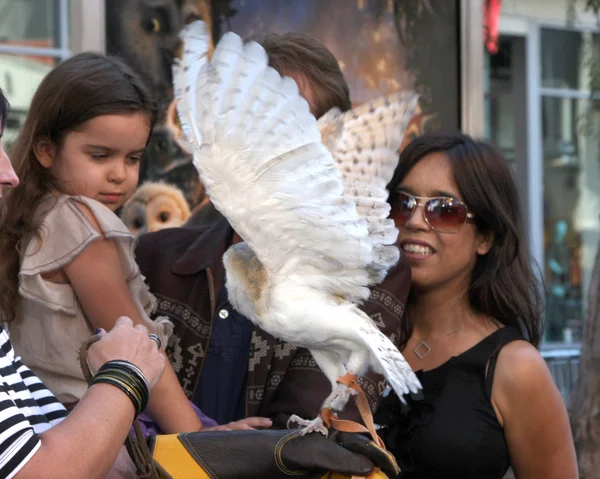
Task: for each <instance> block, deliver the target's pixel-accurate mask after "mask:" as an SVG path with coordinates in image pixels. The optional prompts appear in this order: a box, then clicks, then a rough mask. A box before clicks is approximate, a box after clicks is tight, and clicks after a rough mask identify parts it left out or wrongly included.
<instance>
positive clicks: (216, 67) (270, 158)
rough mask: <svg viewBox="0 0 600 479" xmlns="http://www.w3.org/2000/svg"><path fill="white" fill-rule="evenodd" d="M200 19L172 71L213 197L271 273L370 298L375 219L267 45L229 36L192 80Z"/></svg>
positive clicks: (202, 174)
mask: <svg viewBox="0 0 600 479" xmlns="http://www.w3.org/2000/svg"><path fill="white" fill-rule="evenodd" d="M197 24H198V22H195V23H193V24H191V25H190V26H189V27H188V28H187V29H186V31H185V32H184V34H183V38H182V39H183V42H184V50H185V53H184V56H183V58H182V62H181V64H180V65H178V67H177V68H176V69H175V70H174V75H175V76H176V77H178V78H176V83H177V84H179V85H181V87H180V88H178V90H177V95H178V99H179V101H178V111H179V115H180V117H181V123H182V125H185V127H183V128H182V129H183V132H184V135H186V138H187V141H188V143H190V145H191V146H192V149H191V151H193V152H194V164H195V165H196V167H197V169H198V171H199V173H200V177H201V180H202V182H203V184H204V185H205V186H206V189H207V192H208V194H209V196H210V198H211V200H212V202H213V203H214V205H215V206H216V208H217V209H219V211H221V213H223V214H224V215H225V216H226V217H227V219H228V220H229V221H230V223H231V225H232V226H233V228H234V229H235V231H236V232H237V233H238V234H239V235H240V236H241V237H242V238H243V239H244V240H245V241H246V242H247V243H248V244H249V246H250V247H251V249H252V250H253V251H254V252H255V254H256V256H257V257H258V259H259V261H260V262H261V263H262V264H263V265H264V266H265V267H266V268H267V269H268V271H269V272H270V273H271V274H273V275H285V276H286V277H287V278H294V279H296V280H297V281H298V282H299V283H301V284H305V285H310V286H312V287H315V288H320V289H322V290H325V291H330V292H331V293H332V294H336V295H338V296H341V297H344V298H347V299H350V300H355V301H360V300H362V299H365V298H367V297H368V295H369V289H368V284H369V283H370V279H369V267H370V265H371V264H372V263H373V259H374V249H373V243H372V241H371V239H370V238H369V230H368V224H367V222H366V221H364V220H362V219H361V218H360V217H359V215H358V213H357V210H356V205H355V202H354V201H353V200H352V199H350V198H347V197H345V196H344V186H343V182H342V177H341V174H340V172H339V170H338V169H337V168H336V166H335V164H334V161H333V157H332V156H331V154H330V153H329V151H328V150H327V148H325V147H324V146H323V144H322V143H321V136H320V133H319V130H318V128H317V124H316V120H315V118H314V116H313V115H312V114H311V113H310V111H309V108H308V104H307V103H306V100H304V99H303V98H302V97H301V96H300V94H299V92H298V87H297V85H296V83H295V82H294V81H293V80H292V79H291V78H287V77H284V78H282V77H281V76H280V75H279V74H278V73H277V72H276V71H275V70H274V69H272V68H270V67H269V66H268V58H267V55H266V53H265V51H264V49H263V48H262V47H261V46H260V45H258V44H257V43H253V42H250V43H247V44H245V45H244V44H243V42H242V40H241V39H240V38H239V37H238V36H237V35H234V34H232V33H228V34H226V35H224V36H223V38H222V39H221V41H220V42H219V44H218V45H217V47H216V49H215V52H214V55H213V57H212V60H211V62H210V63H205V64H203V65H202V67H201V68H200V69H199V71H198V73H197V75H196V76H195V77H191V76H190V75H189V72H190V70H191V69H190V68H189V67H188V65H187V63H188V62H191V61H194V59H195V58H197V57H198V56H199V52H197V51H190V48H189V43H190V40H189V38H192V39H193V38H194V36H195V35H197V34H198V32H197V31H196V30H195V26H196V25H197ZM198 30H200V29H198ZM200 56H201V55H200ZM201 57H202V58H203V56H201ZM190 92H193V93H190Z"/></svg>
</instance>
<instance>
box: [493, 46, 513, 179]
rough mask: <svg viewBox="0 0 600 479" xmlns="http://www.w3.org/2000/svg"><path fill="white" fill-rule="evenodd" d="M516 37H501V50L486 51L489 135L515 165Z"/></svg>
mask: <svg viewBox="0 0 600 479" xmlns="http://www.w3.org/2000/svg"><path fill="white" fill-rule="evenodd" d="M512 50H513V41H512V39H510V38H507V37H500V40H499V48H498V52H497V53H496V54H495V55H490V54H489V53H487V52H486V67H487V71H486V77H487V78H486V80H487V91H486V108H487V112H486V119H487V131H486V137H487V138H488V139H489V140H490V141H491V142H492V143H494V144H495V145H496V146H497V147H498V148H499V149H500V151H501V152H502V154H503V155H504V157H505V158H506V160H507V161H508V162H509V163H510V164H511V165H512V166H513V167H516V164H515V162H516V152H515V149H516V146H515V142H516V138H515V121H514V118H515V105H514V83H515V78H514V76H515V73H514V65H513V61H512V60H513V51H512Z"/></svg>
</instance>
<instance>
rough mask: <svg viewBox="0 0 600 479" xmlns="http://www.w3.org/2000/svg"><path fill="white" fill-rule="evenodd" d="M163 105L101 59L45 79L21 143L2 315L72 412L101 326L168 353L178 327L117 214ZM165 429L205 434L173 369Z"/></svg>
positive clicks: (0, 289) (5, 230) (1, 273)
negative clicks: (87, 351)
mask: <svg viewBox="0 0 600 479" xmlns="http://www.w3.org/2000/svg"><path fill="white" fill-rule="evenodd" d="M155 119H156V106H155V103H154V100H153V99H152V97H151V96H150V94H149V93H148V91H147V89H146V87H145V86H144V84H143V83H142V82H141V81H140V79H139V78H138V77H137V76H136V75H135V74H134V73H133V72H132V71H131V70H130V68H129V67H128V66H127V65H125V64H124V63H123V62H122V61H120V60H118V59H116V58H109V57H105V56H103V55H99V54H94V53H84V54H80V55H77V56H74V57H72V58H70V59H68V60H66V61H65V62H63V63H61V64H59V65H58V66H57V67H56V68H55V69H54V70H52V71H51V72H50V73H49V74H48V75H47V76H46V77H45V78H44V80H43V81H42V83H41V84H40V86H39V88H38V89H37V91H36V93H35V95H34V97H33V100H32V102H31V107H30V113H29V115H28V117H27V119H26V121H25V124H24V126H23V129H22V131H21V134H20V136H19V138H18V140H17V142H16V144H15V145H14V149H13V152H12V155H11V156H12V159H13V162H14V166H15V170H16V172H17V175H18V177H19V178H20V180H21V183H20V184H19V185H18V186H17V187H16V188H13V189H12V190H10V191H9V192H8V193H7V194H6V197H5V198H4V200H3V203H2V214H1V219H0V277H2V282H0V311H1V314H2V318H1V319H2V320H3V321H5V322H7V323H8V325H9V330H10V336H11V341H12V343H13V345H14V348H15V350H16V351H17V354H19V355H20V356H21V358H22V360H23V362H24V363H25V364H26V365H27V366H29V367H30V368H31V369H32V370H33V371H34V373H35V374H36V375H37V376H38V377H39V378H41V379H42V381H43V382H44V383H45V384H46V385H47V386H48V388H49V389H50V390H51V391H52V392H53V393H54V394H55V395H56V396H57V397H58V399H59V400H60V401H61V402H62V403H63V404H65V406H67V408H68V409H70V408H72V407H73V406H74V405H75V404H76V403H77V402H78V401H79V400H80V399H81V398H82V397H83V395H84V393H85V392H86V390H87V384H86V382H85V380H84V378H83V374H82V372H81V370H80V366H79V361H78V355H77V352H78V350H79V347H80V345H81V343H82V341H84V340H85V339H86V338H88V337H89V336H90V335H91V334H93V332H94V330H95V329H97V328H102V329H105V330H107V331H109V330H111V329H112V327H113V326H114V324H115V322H116V320H117V318H119V317H120V316H128V317H130V318H132V319H133V321H134V323H136V324H143V325H144V326H146V327H147V328H148V330H149V332H150V333H154V334H156V335H158V337H159V338H160V340H161V343H162V345H163V346H166V343H167V340H168V337H169V334H170V330H171V324H170V322H169V321H168V320H167V319H166V318H164V319H158V320H156V321H152V320H151V319H150V318H149V314H150V313H151V312H152V310H153V309H154V307H155V303H156V299H155V298H154V296H153V295H152V294H151V293H150V291H149V290H148V288H147V286H146V285H145V283H144V278H143V277H142V276H141V275H140V272H139V269H138V267H137V265H136V263H135V260H134V257H133V249H134V246H135V239H134V238H133V236H132V235H131V234H130V233H129V232H128V230H127V228H125V226H124V225H123V223H122V222H121V220H120V219H119V218H118V217H117V216H116V215H115V211H116V210H117V209H118V208H119V207H121V206H122V205H123V204H124V203H125V201H127V199H128V198H129V197H130V196H131V195H132V194H133V192H134V191H135V189H136V187H137V183H138V173H139V168H140V159H141V156H142V153H143V151H144V149H145V147H146V144H147V142H148V138H149V135H150V131H151V129H152V125H153V124H154V121H155ZM148 410H149V412H150V414H151V415H152V416H153V418H154V419H155V420H156V422H157V423H158V425H159V426H160V428H161V429H162V431H163V432H165V433H175V432H183V431H193V430H200V429H201V428H202V422H201V419H200V417H199V415H198V414H197V413H196V411H195V410H194V409H193V407H192V406H191V403H190V402H189V401H188V400H187V397H186V396H185V394H184V392H183V390H182V388H181V387H180V385H179V383H178V380H177V378H176V376H175V373H174V371H173V368H172V367H170V366H167V368H166V370H165V374H164V375H163V377H162V379H161V380H160V382H159V383H158V385H157V386H156V388H155V389H154V391H153V394H152V399H151V401H150V404H149V408H148Z"/></svg>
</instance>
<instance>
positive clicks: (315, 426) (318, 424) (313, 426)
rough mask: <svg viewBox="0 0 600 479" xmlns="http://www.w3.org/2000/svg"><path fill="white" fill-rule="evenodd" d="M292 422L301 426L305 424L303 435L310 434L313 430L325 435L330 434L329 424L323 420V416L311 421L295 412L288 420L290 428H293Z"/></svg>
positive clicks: (301, 433)
mask: <svg viewBox="0 0 600 479" xmlns="http://www.w3.org/2000/svg"><path fill="white" fill-rule="evenodd" d="M291 422H295V423H297V424H298V425H299V426H304V429H302V431H300V435H301V436H304V435H305V434H309V433H311V432H320V433H321V434H323V436H325V437H328V436H329V429H327V426H325V421H323V418H322V417H321V416H319V417H317V418H316V419H313V420H312V421H310V420H308V419H302V418H301V417H300V416H296V415H295V414H293V415H291V416H290V418H289V419H288V421H287V427H288V429H291V428H290V423H291Z"/></svg>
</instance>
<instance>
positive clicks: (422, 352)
mask: <svg viewBox="0 0 600 479" xmlns="http://www.w3.org/2000/svg"><path fill="white" fill-rule="evenodd" d="M462 328H463V327H462V326H461V327H460V328H457V329H455V330H454V331H450V332H449V333H447V334H445V335H444V336H442V337H441V338H437V339H430V340H429V341H441V340H442V339H446V338H447V337H448V336H452V335H453V334H456V333H458V332H459V331H460V330H461V329H462ZM430 352H431V346H429V344H427V341H425V340H422V341H421V342H420V343H419V344H418V345H417V347H416V348H415V349H413V353H415V356H417V357H418V358H419V359H421V360H423V359H425V357H426V356H427V355H428V354H429V353H430Z"/></svg>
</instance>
